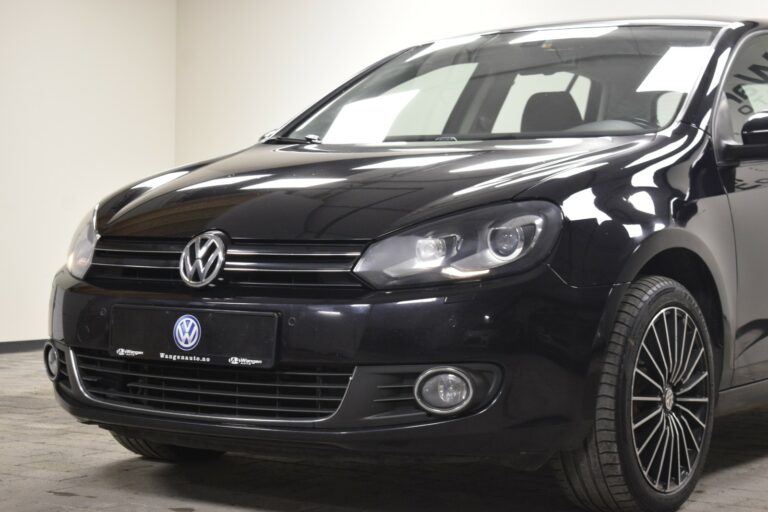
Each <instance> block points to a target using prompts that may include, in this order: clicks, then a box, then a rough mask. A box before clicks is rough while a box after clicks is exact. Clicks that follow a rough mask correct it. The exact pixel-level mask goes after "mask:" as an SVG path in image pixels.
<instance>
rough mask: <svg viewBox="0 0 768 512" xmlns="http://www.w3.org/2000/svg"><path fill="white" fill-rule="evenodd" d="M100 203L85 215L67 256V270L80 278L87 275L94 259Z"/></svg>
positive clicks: (97, 237)
mask: <svg viewBox="0 0 768 512" xmlns="http://www.w3.org/2000/svg"><path fill="white" fill-rule="evenodd" d="M98 209H99V207H98V205H97V206H96V207H95V208H94V209H93V210H92V211H91V212H89V213H88V215H86V216H85V218H84V219H83V220H82V222H80V225H79V226H78V228H77V231H76V232H75V236H74V237H73V238H72V244H71V245H70V247H69V256H68V257H67V270H69V273H70V274H72V275H73V276H75V277H76V278H78V279H82V278H83V277H85V273H86V272H88V269H89V268H90V266H91V262H92V261H93V253H94V251H95V250H96V242H97V241H98V240H99V233H98V232H97V231H96V212H97V211H98Z"/></svg>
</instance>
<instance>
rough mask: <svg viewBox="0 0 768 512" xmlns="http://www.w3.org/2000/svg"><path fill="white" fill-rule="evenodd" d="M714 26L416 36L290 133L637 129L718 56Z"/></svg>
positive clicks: (334, 138)
mask: <svg viewBox="0 0 768 512" xmlns="http://www.w3.org/2000/svg"><path fill="white" fill-rule="evenodd" d="M715 34H716V29H715V28H712V27H682V26H668V27H649V26H624V27H603V26H600V27H576V28H558V29H544V30H538V31H520V32H506V33H497V34H491V35H478V36H468V37H461V38H455V39H449V40H443V41H438V42H435V43H432V44H428V45H424V46H420V47H416V48H412V49H410V50H408V51H406V52H404V53H402V54H400V55H398V56H397V57H395V58H394V59H392V60H391V61H389V62H387V63H386V64H384V65H383V66H381V67H379V68H377V69H376V70H375V71H373V72H372V73H370V74H368V75H367V76H365V77H363V78H362V79H360V80H359V81H358V82H357V83H355V84H354V85H353V86H352V87H350V88H348V89H347V90H346V91H344V92H343V93H341V94H340V95H338V96H336V97H335V98H333V99H332V100H330V101H329V102H327V103H325V104H323V105H321V106H320V108H319V109H315V110H313V111H311V113H310V115H309V116H308V117H307V116H305V117H304V118H301V119H300V121H299V125H298V126H296V127H294V128H293V129H291V130H290V131H288V132H287V133H284V134H283V136H284V137H288V138H294V139H300V140H308V141H314V142H322V143H326V144H377V143H386V142H403V141H453V140H483V139H504V138H510V139H514V138H533V137H583V136H603V135H628V134H635V133H648V132H654V131H658V130H660V129H662V128H664V127H666V126H668V125H669V124H670V123H672V122H673V121H674V119H675V117H676V115H677V113H678V112H679V110H680V108H681V106H682V105H683V103H684V101H685V98H686V96H687V95H688V94H689V93H690V92H691V90H692V89H693V87H694V85H695V83H696V81H697V80H698V77H699V75H700V74H701V71H702V69H703V67H704V66H705V65H706V63H707V61H708V60H709V58H710V56H711V52H712V49H711V47H710V43H711V42H712V40H713V38H714V36H715Z"/></svg>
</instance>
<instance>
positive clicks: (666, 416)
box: [552, 276, 717, 512]
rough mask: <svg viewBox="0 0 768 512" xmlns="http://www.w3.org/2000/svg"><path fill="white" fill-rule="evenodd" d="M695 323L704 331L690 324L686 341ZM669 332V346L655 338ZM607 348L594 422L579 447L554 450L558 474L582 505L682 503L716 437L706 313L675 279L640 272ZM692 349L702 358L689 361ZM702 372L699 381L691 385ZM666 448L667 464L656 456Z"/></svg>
mask: <svg viewBox="0 0 768 512" xmlns="http://www.w3.org/2000/svg"><path fill="white" fill-rule="evenodd" d="M686 315H687V316H686ZM662 320H663V321H664V322H667V323H664V324H661V323H660V322H661V321H662ZM683 322H685V325H684V326H683ZM652 325H653V327H652ZM689 325H690V326H691V327H690V328H691V329H693V328H694V327H695V328H696V329H697V330H698V332H699V337H698V338H697V336H696V331H693V332H692V333H691V339H690V343H689V345H688V346H686V339H687V336H688V333H689V332H690V331H688V326H689ZM661 327H663V328H664V333H663V334H660V333H659V329H660V328H661ZM673 329H674V330H673ZM681 330H682V333H681V332H680V331H681ZM646 334H647V336H646ZM664 335H666V341H667V342H670V338H672V343H671V345H670V346H671V348H669V349H667V350H666V352H665V351H664V346H665V344H664V343H663V341H662V342H659V340H660V339H663V338H664ZM646 341H647V344H646ZM654 343H656V346H658V348H656V346H654ZM644 345H645V346H644ZM680 347H682V349H680V351H679V354H680V357H678V352H677V351H678V349H679V348H680ZM673 348H674V352H673V350H672V349H673ZM605 352H606V354H605V360H604V363H603V368H602V375H601V378H600V384H599V387H598V398H597V407H596V411H595V427H594V429H593V431H592V433H591V434H590V435H589V437H588V438H587V439H586V440H585V441H584V443H583V445H582V446H581V447H580V448H579V449H577V450H575V451H572V452H564V453H560V454H559V455H557V456H556V457H555V458H554V460H553V462H552V467H553V470H554V472H555V476H556V477H557V480H558V482H559V484H560V486H561V487H562V488H563V490H564V491H565V493H566V495H567V496H568V497H569V498H570V500H571V501H572V502H573V503H574V504H576V505H577V506H579V507H580V508H583V509H586V510H593V511H601V512H602V511H637V512H651V511H652V512H671V511H674V510H677V509H678V508H679V507H680V506H681V505H682V504H683V503H684V502H685V501H686V500H687V499H688V497H689V496H690V495H691V493H692V492H693V490H694V488H695V486H696V483H697V481H698V480H699V478H700V476H701V472H702V470H703V467H704V462H705V459H706V455H707V452H708V451H709V444H710V439H711V436H712V423H713V413H714V405H715V393H716V385H717V382H716V380H717V377H716V375H715V371H714V369H715V364H714V363H715V362H714V355H713V351H712V342H711V339H710V336H709V332H708V331H707V326H706V322H705V319H704V315H703V314H702V312H701V309H700V308H699V306H698V304H697V303H696V301H695V299H694V298H693V296H692V295H691V294H690V293H689V292H688V290H686V289H685V287H683V286H682V285H681V284H680V283H678V282H677V281H674V280H672V279H669V278H666V277H658V276H650V277H643V278H641V279H639V280H638V281H636V282H634V283H633V284H632V285H631V286H630V287H629V288H628V290H627V291H626V293H625V295H624V297H623V298H622V303H621V305H620V307H619V310H618V312H617V315H616V318H615V322H614V326H613V330H612V332H611V335H610V338H609V340H608V344H607V347H606V350H605ZM686 353H687V354H688V359H685V356H684V354H686ZM691 353H695V354H697V355H698V356H699V359H698V361H696V362H691V361H692V360H693V359H694V357H692V356H691V355H690V354H691ZM654 354H656V355H655V356H654ZM673 356H674V358H673ZM667 360H669V362H670V364H669V365H667ZM649 362H650V363H653V365H652V364H649ZM662 363H663V364H662ZM654 365H655V368H653V366H654ZM683 365H685V366H683ZM652 371H654V372H655V373H651V372H652ZM641 374H645V375H641ZM665 374H666V376H665ZM646 375H647V376H650V378H649V379H646ZM702 376H703V377H702ZM686 378H687V380H683V379H686ZM698 379H703V380H700V382H698V383H696V384H693V387H691V384H692V383H694V382H695V381H696V380H698ZM654 382H655V383H654ZM676 383H677V384H676ZM659 384H662V386H659ZM675 386H677V387H676V388H675ZM689 387H690V389H688V388H689ZM659 389H661V392H660V393H659ZM667 389H669V390H670V391H667ZM638 390H642V392H639V391H638ZM647 390H651V391H647ZM654 393H659V397H658V398H656V395H655V394H654ZM670 394H671V400H670V399H669V396H670ZM645 395H648V396H645ZM657 402H658V404H657ZM670 403H671V404H672V405H670ZM684 409H688V412H691V411H692V414H694V415H695V416H697V417H698V419H699V422H700V423H701V424H702V425H703V426H701V425H699V424H698V423H697V421H696V419H695V418H693V417H692V416H691V415H689V413H688V412H686V411H685V410H684ZM658 411H660V412H658ZM647 416H651V418H650V419H649V418H648V417H647ZM636 418H639V419H637V420H636V421H635V419H636ZM681 418H683V419H681ZM654 425H656V430H652V428H653V426H654ZM691 425H693V427H691ZM654 445H655V447H654ZM661 445H663V450H662V449H661ZM652 448H654V449H653V450H652ZM667 448H669V450H668V451H669V461H668V467H669V469H667V466H665V465H664V464H665V460H666V459H665V455H659V454H662V453H663V454H666V452H667ZM697 449H698V451H696V450H697ZM651 455H653V458H651ZM691 457H693V459H691Z"/></svg>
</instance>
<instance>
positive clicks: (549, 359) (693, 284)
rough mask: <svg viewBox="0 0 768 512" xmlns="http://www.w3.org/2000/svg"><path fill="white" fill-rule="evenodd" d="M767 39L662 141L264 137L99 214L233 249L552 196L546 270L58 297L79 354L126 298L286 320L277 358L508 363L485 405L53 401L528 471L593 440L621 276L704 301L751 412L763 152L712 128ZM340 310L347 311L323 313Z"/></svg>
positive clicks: (147, 231) (280, 438)
mask: <svg viewBox="0 0 768 512" xmlns="http://www.w3.org/2000/svg"><path fill="white" fill-rule="evenodd" d="M762 30H765V27H764V26H763V25H760V24H759V23H756V22H744V23H732V24H724V25H723V27H722V30H721V32H720V35H719V37H718V38H717V41H716V42H715V44H714V51H713V55H712V58H711V62H710V64H709V66H708V68H707V70H706V71H705V73H704V75H703V76H702V77H701V80H700V82H699V85H698V86H697V90H696V93H695V94H693V95H692V96H691V97H690V99H689V101H688V103H687V105H686V106H685V107H684V110H683V111H682V112H681V114H680V117H679V119H678V120H677V122H675V123H673V125H672V127H671V128H669V129H667V130H664V131H662V132H660V133H657V134H649V135H641V136H623V137H600V138H571V139H566V138H562V139H561V138H558V139H539V140H536V139H528V140H511V141H486V142H476V143H455V142H448V143H409V144H406V145H389V146H386V145H382V146H376V147H370V146H369V147H361V146H330V145H323V144H274V143H268V144H259V145H256V146H254V147H252V148H248V149H246V150H244V151H241V152H239V153H236V154H233V155H229V156H225V157H222V158H218V159H214V160H211V161H207V162H201V163H198V164H193V165H190V166H187V167H184V168H180V169H176V170H174V171H171V173H168V174H169V175H172V176H175V179H172V180H170V181H166V182H165V183H161V184H158V183H160V181H162V179H161V180H157V178H155V179H153V180H148V181H145V182H141V183H137V184H134V185H132V186H130V187H127V188H126V189H124V190H122V191H120V192H118V193H116V194H114V195H113V196H111V197H109V198H107V199H106V200H105V201H103V202H102V203H101V206H100V209H99V218H98V229H99V232H100V233H101V235H102V236H104V237H157V238H163V239H184V240H186V239H189V238H191V237H192V236H194V235H197V234H199V233H201V232H203V231H206V230H209V229H217V230H221V231H223V232H225V233H226V234H227V235H228V236H229V237H231V238H232V239H234V240H238V239H243V240H265V241H267V240H268V241H281V240H285V241H288V240H308V241H316V240H332V241H351V240H357V241H365V242H369V241H372V240H376V239H378V238H381V237H383V236H385V235H387V234H389V233H392V232H395V231H397V230H399V229H401V228H404V227H408V226H412V225H414V224H417V223H419V222H422V221H425V220H428V219H433V218H436V217H440V216H443V215H447V214H451V213H455V212H457V211H461V210H465V209H470V208H474V207H478V206H482V205H487V204H490V203H496V202H503V201H510V200H516V201H521V200H526V199H537V200H547V201H551V202H553V203H555V204H557V205H559V206H560V207H561V208H562V210H563V213H564V216H565V226H564V229H563V232H562V234H561V238H560V240H559V243H558V245H557V247H556V249H555V250H554V252H553V253H552V254H551V255H550V256H549V258H548V260H547V261H546V262H545V263H544V264H543V265H541V266H540V267H539V268H537V269H535V270H534V271H531V272H528V273H526V274H522V275H516V276H511V277H506V278H500V279H496V280H488V281H475V282H466V283H460V284H459V283H457V284H453V285H446V286H438V287H431V288H417V289H408V290H401V291H397V292H385V291H377V290H372V289H363V290H361V291H356V292H354V293H353V294H352V295H350V294H348V293H347V294H342V293H340V292H339V293H337V292H334V291H332V290H330V291H324V292H317V291H310V290H301V289H296V290H289V291H274V290H268V289H258V288H255V289H250V290H245V291H243V290H237V291H235V290H231V289H227V288H226V287H224V288H217V289H203V290H192V289H178V288H167V289H166V288H162V287H157V286H149V285H147V286H139V287H136V286H133V287H132V286H127V285H126V286H123V287H119V288H114V287H104V286H97V285H94V284H93V283H89V282H87V281H88V280H87V279H86V280H85V282H83V281H78V280H76V279H74V278H73V277H72V276H70V275H69V274H68V273H67V272H66V271H62V272H61V273H59V274H58V275H57V277H56V280H55V283H54V293H53V298H52V326H51V338H52V339H53V340H56V341H57V342H59V343H62V344H64V345H66V346H75V347H90V348H104V347H105V346H106V343H107V339H108V335H109V320H108V318H109V312H110V310H111V308H112V307H113V306H114V305H117V304H122V305H148V304H151V305H155V306H158V307H171V308H177V307H186V308H211V307H214V308H228V309H238V310H250V311H266V312H275V313H277V314H278V317H279V330H278V332H279V342H278V361H279V363H286V364H287V363H301V362H305V363H306V362H311V363H341V362H345V363H351V364H355V365H371V366H377V365H423V364H427V365H428V364H439V363H446V364H459V363H462V362H464V363H468V362H475V363H493V364H497V365H499V366H500V367H501V368H502V370H503V383H502V386H501V390H500V391H499V394H498V396H497V397H496V398H495V399H494V400H493V401H492V402H491V403H490V404H488V405H487V406H485V407H484V408H483V409H482V410H479V411H475V412H473V413H472V414H470V415H468V416H465V417H463V418H457V419H450V420H438V419H435V418H427V417H425V418H420V419H418V420H415V419H411V420H409V421H404V422H403V423H402V424H398V425H376V424H375V422H374V423H370V422H365V421H363V420H362V418H356V417H353V416H352V417H349V418H348V422H347V423H344V424H340V425H337V426H334V428H331V429H327V430H323V429H322V428H320V429H297V428H286V427H285V426H282V427H280V426H277V427H276V426H264V427H258V428H256V427H252V426H248V427H246V426H233V425H230V426H223V425H209V424H205V425H204V424H198V423H195V422H189V421H184V422H182V421H176V420H170V419H167V418H157V417H149V416H146V415H145V416H142V415H138V414H131V415H129V414H121V413H119V412H115V411H108V410H103V409H102V408H99V407H94V406H93V405H92V404H88V403H86V401H84V400H83V397H82V396H79V395H78V394H77V393H74V394H70V393H68V392H67V391H66V390H63V388H62V387H61V386H57V392H58V395H59V399H60V401H61V402H62V404H63V405H64V406H65V407H66V408H67V409H68V410H70V412H72V413H73V414H75V415H77V416H79V417H80V418H82V419H83V420H86V421H90V422H95V423H99V424H102V425H106V426H108V427H109V428H122V429H128V430H129V431H136V430H141V431H143V432H145V433H146V432H150V433H154V434H152V435H154V436H156V437H157V438H163V439H166V440H167V439H169V438H172V439H175V440H176V442H180V443H183V442H184V439H193V438H194V439H198V441H195V442H199V439H209V440H210V439H213V438H216V439H218V441H221V438H228V437H229V438H233V439H249V440H251V441H252V442H254V443H257V444H258V442H282V443H309V444H316V443H317V444H325V445H332V446H341V447H344V448H349V449H355V450H363V451H390V452H403V453H420V454H425V453H429V454H450V455H454V454H458V455H468V454H472V455H480V456H494V455H495V456H498V454H499V453H500V451H501V452H502V453H503V454H504V455H505V456H510V457H511V456H513V455H517V456H518V457H520V458H521V460H522V459H525V461H526V462H525V465H526V466H530V465H533V466H535V465H537V464H538V463H542V462H543V461H544V460H546V458H547V457H548V456H549V454H551V453H552V452H553V451H555V450H558V449H563V448H569V447H575V446H576V445H577V444H578V443H580V442H581V440H582V439H583V438H584V436H585V435H586V434H587V432H588V431H589V428H590V427H591V419H590V418H591V417H592V414H593V413H592V410H593V405H594V401H595V396H594V395H595V393H594V389H595V381H596V378H597V372H598V370H599V365H598V362H599V360H600V358H601V356H602V352H601V349H602V346H603V343H604V341H605V337H606V335H607V333H608V332H609V329H610V326H611V323H612V319H613V311H614V310H615V308H616V304H617V302H618V300H619V299H620V297H621V293H622V291H623V289H624V288H625V286H626V284H627V283H629V282H631V281H632V280H634V279H635V278H636V277H637V276H638V275H641V274H643V273H665V274H666V275H670V277H673V278H675V279H679V280H681V281H683V284H685V285H686V286H687V287H689V288H690V289H691V290H692V292H693V293H694V295H695V296H696V297H697V299H698V300H699V301H700V302H701V303H702V307H703V308H704V309H705V314H706V315H707V319H708V322H709V328H710V331H711V334H712V337H713V339H714V340H715V341H716V343H717V345H718V347H717V352H718V357H719V359H720V362H721V366H722V374H721V375H720V388H721V389H723V390H726V389H730V391H729V392H728V396H729V400H731V402H738V401H739V400H738V396H739V393H740V390H741V391H743V392H744V393H751V394H750V395H749V396H750V400H752V401H754V403H755V405H760V404H762V403H764V402H765V401H766V400H767V399H768V396H766V395H764V394H761V393H755V392H754V389H755V388H749V387H746V388H738V386H742V385H744V384H749V383H754V382H758V381H764V380H765V379H766V378H768V305H766V302H765V292H764V290H766V289H768V277H767V276H766V274H765V273H764V271H763V267H764V265H763V261H764V260H765V258H766V257H768V243H767V242H766V238H765V237H764V236H763V233H764V232H765V219H766V215H765V213H768V206H766V205H768V201H766V199H767V198H768V196H766V194H765V192H764V189H765V187H766V186H767V185H768V174H766V172H768V158H764V159H754V158H753V159H750V160H749V161H746V160H745V161H735V160H733V159H729V158H728V157H727V155H726V152H725V151H724V147H725V140H724V138H723V137H722V136H721V134H719V133H718V131H717V125H716V120H717V117H718V115H722V113H721V112H718V109H719V108H720V105H718V104H717V98H719V97H720V94H721V90H720V82H721V80H722V77H723V71H724V69H725V67H724V66H723V62H727V61H728V59H730V58H732V57H733V54H734V49H735V48H736V47H737V46H738V45H739V43H740V41H742V40H744V39H745V38H746V37H749V36H750V34H753V33H755V32H759V31H762ZM173 173H176V174H173ZM264 175H269V176H264ZM247 176H253V183H261V181H258V180H264V179H268V180H275V179H291V180H317V179H322V180H327V181H326V182H324V183H323V184H317V185H315V186H311V187H306V188H295V189H285V188H278V189H269V188H255V189H246V190H243V189H244V187H246V186H248V185H249V183H251V181H250V180H248V179H246V177H247ZM257 176H258V177H259V178H257ZM229 178H235V179H229ZM222 180H224V181H222ZM278 219H279V220H278ZM328 310H332V311H334V312H336V313H338V314H335V315H333V316H328V315H322V314H320V313H319V312H321V311H328ZM734 396H735V397H736V398H735V399H734V398H732V397H734ZM741 396H745V395H741ZM727 409H728V408H727V407H725V408H723V410H727ZM174 436H175V437H174ZM185 436H191V437H185ZM196 436H197V437H196ZM200 436H203V437H202V438H201V437H200ZM205 436H208V437H205ZM186 442H187V443H188V444H195V442H192V441H189V440H188V441H186ZM225 444H226V443H225ZM531 454H536V455H535V456H534V457H533V462H531V459H530V458H528V457H527V456H530V455H531ZM523 455H527V456H526V457H524V456H523Z"/></svg>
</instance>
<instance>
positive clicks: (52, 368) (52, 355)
mask: <svg viewBox="0 0 768 512" xmlns="http://www.w3.org/2000/svg"><path fill="white" fill-rule="evenodd" d="M43 358H44V359H45V373H47V374H48V378H49V379H51V380H52V381H56V379H57V378H58V377H59V366H60V364H59V352H58V350H56V348H55V347H54V346H53V345H52V344H50V343H46V345H45V348H43Z"/></svg>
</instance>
